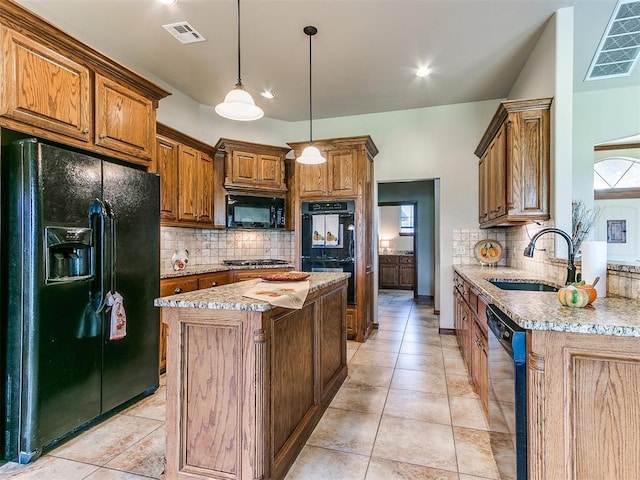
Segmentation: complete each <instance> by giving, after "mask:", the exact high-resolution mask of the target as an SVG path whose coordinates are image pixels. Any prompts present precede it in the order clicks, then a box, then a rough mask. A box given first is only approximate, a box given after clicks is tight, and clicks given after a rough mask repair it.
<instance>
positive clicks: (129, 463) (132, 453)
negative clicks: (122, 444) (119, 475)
mask: <svg viewBox="0 0 640 480" xmlns="http://www.w3.org/2000/svg"><path fill="white" fill-rule="evenodd" d="M165 440H166V434H165V429H164V427H160V428H158V429H157V430H155V431H153V432H152V433H150V434H149V435H147V436H146V437H144V438H143V439H142V440H140V441H139V442H138V443H136V444H135V445H132V446H131V447H129V448H128V449H126V450H125V451H124V452H122V453H121V454H120V455H118V456H117V457H115V458H114V459H113V460H111V461H110V462H108V463H107V464H106V465H105V467H107V468H114V469H116V470H124V471H126V472H130V473H136V474H138V475H144V476H146V477H152V478H158V477H159V476H160V474H161V473H162V472H163V470H164V455H165Z"/></svg>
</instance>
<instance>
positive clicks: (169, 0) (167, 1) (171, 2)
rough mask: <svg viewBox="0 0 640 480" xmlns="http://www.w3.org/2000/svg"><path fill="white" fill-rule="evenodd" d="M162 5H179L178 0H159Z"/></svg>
mask: <svg viewBox="0 0 640 480" xmlns="http://www.w3.org/2000/svg"><path fill="white" fill-rule="evenodd" d="M158 1H159V2H160V3H164V4H165V5H175V4H176V3H178V0H158Z"/></svg>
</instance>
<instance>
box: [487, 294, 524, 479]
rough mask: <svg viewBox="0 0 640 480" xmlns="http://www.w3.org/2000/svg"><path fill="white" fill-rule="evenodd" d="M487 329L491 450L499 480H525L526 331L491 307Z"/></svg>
mask: <svg viewBox="0 0 640 480" xmlns="http://www.w3.org/2000/svg"><path fill="white" fill-rule="evenodd" d="M487 326H488V327H489V328H488V333H489V338H488V344H489V345H488V346H489V351H488V363H489V436H490V439H491V449H492V451H493V456H494V459H495V461H496V465H497V467H498V471H499V473H500V478H501V479H502V480H526V479H527V383H526V382H527V379H526V364H527V359H526V353H527V352H526V331H525V330H524V329H522V328H521V327H519V326H518V325H517V324H516V323H515V322H513V321H512V320H511V319H510V318H509V317H508V316H507V315H506V314H505V313H504V312H502V311H501V310H500V309H499V308H497V307H496V306H495V305H493V304H490V305H488V306H487Z"/></svg>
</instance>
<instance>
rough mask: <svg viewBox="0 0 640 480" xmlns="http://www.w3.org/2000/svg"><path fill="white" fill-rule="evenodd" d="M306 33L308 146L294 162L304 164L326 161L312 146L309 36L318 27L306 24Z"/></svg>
mask: <svg viewBox="0 0 640 480" xmlns="http://www.w3.org/2000/svg"><path fill="white" fill-rule="evenodd" d="M303 31H304V33H305V34H306V35H309V146H308V147H306V148H305V149H304V150H303V151H302V155H300V156H299V157H298V158H296V162H298V163H303V164H305V165H318V164H320V163H324V162H326V161H327V159H326V158H324V157H323V156H322V155H321V154H320V150H318V149H317V148H316V147H314V146H313V108H312V106H313V102H312V95H311V94H312V90H311V37H313V36H314V35H315V34H316V33H318V29H317V28H316V27H314V26H307V27H304V29H303Z"/></svg>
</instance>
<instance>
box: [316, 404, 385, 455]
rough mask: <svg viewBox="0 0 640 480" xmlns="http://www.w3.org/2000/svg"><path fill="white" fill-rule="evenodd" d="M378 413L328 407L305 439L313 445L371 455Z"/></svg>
mask: <svg viewBox="0 0 640 480" xmlns="http://www.w3.org/2000/svg"><path fill="white" fill-rule="evenodd" d="M379 421H380V415H377V414H372V413H362V412H353V411H347V410H341V409H339V408H328V409H327V410H326V411H325V413H324V415H323V416H322V419H321V420H320V422H318V425H317V426H316V428H315V429H314V430H313V433H312V434H311V436H310V437H309V440H308V441H307V444H308V445H312V446H314V447H322V448H329V449H331V450H339V451H341V452H347V453H356V454H359V455H371V449H372V448H373V442H374V440H375V438H376V431H377V429H378V422H379Z"/></svg>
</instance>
